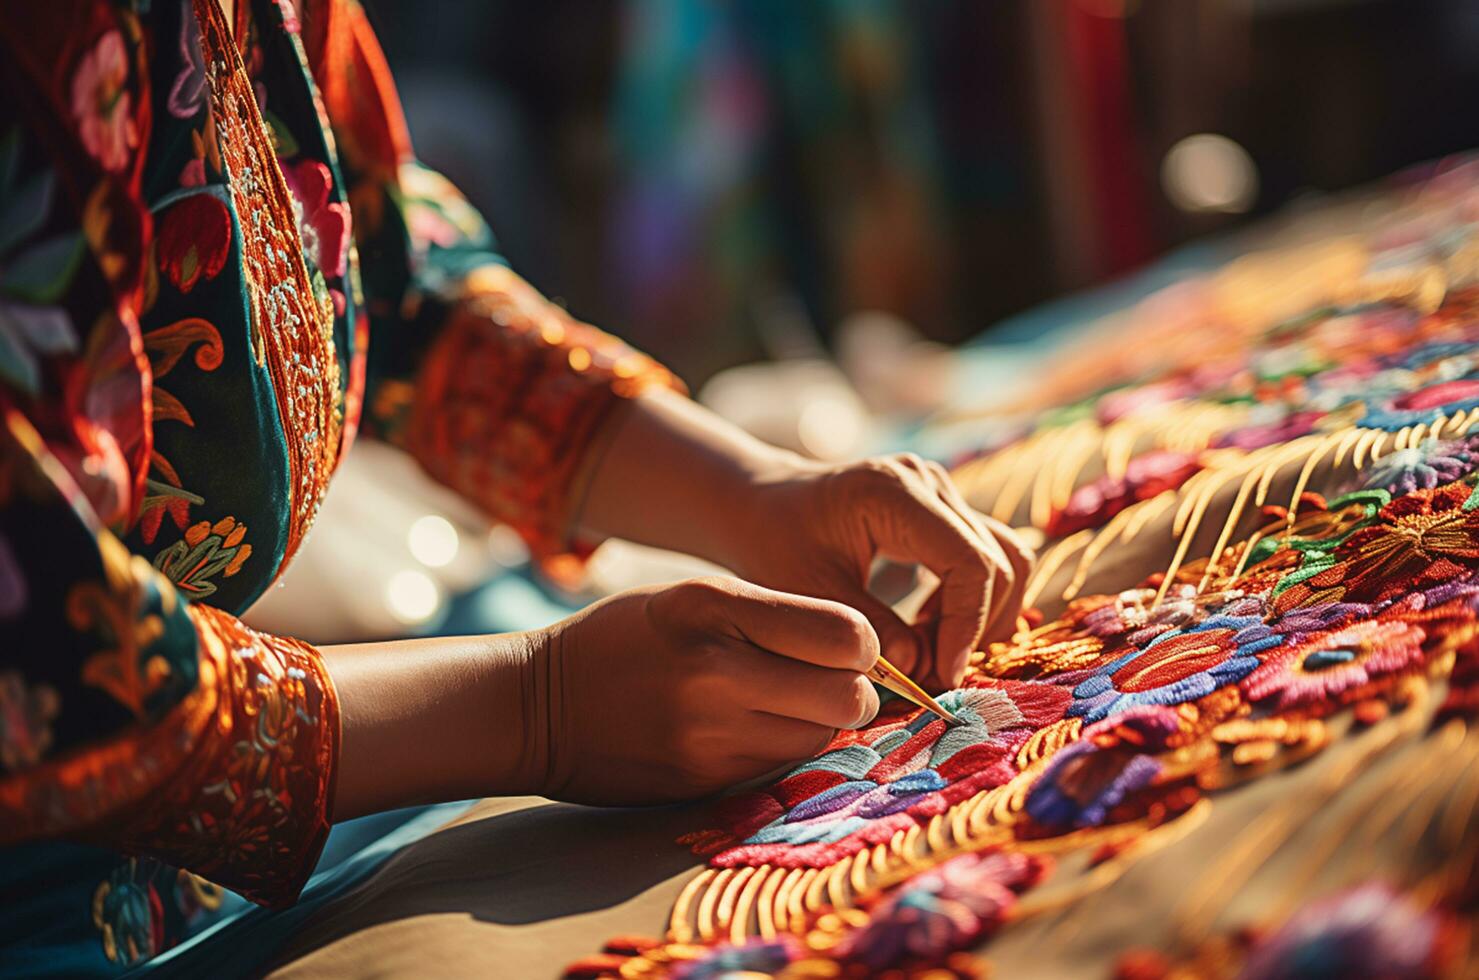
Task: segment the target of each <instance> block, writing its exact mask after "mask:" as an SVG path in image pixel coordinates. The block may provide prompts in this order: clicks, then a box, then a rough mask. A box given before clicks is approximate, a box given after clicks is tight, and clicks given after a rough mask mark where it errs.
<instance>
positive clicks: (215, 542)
mask: <svg viewBox="0 0 1479 980" xmlns="http://www.w3.org/2000/svg"><path fill="white" fill-rule="evenodd" d="M246 533H247V529H246V525H245V524H238V523H236V518H234V517H223V518H221V519H220V520H219V521H216V523H214V524H212V523H211V522H210V521H201V522H199V523H198V524H193V525H191V527H190V529H189V530H188V531H186V532H185V537H184V539H183V540H180V541H176V542H175V543H174V544H172V545H170V546H169V547H168V548H165V549H164V550H163V551H161V552H160V553H159V554H157V555H155V556H154V567H155V568H157V569H159V570H160V571H161V572H163V573H164V575H165V577H166V578H168V579H169V580H170V581H171V582H173V583H175V588H177V589H179V590H180V591H181V592H183V593H184V594H185V596H186V597H187V598H189V599H192V600H200V599H207V598H209V597H210V596H212V595H214V594H215V592H216V583H214V582H212V581H211V579H212V578H214V577H215V576H216V574H217V573H220V574H222V575H224V576H226V577H227V578H230V577H231V576H232V575H235V574H236V573H237V572H239V571H241V566H242V564H243V563H245V562H246V560H247V559H248V558H250V557H251V556H252V546H251V545H249V544H247V543H246V541H245V539H246Z"/></svg>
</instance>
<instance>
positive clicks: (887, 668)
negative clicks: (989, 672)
mask: <svg viewBox="0 0 1479 980" xmlns="http://www.w3.org/2000/svg"><path fill="white" fill-rule="evenodd" d="M868 675H869V676H870V677H872V678H873V680H875V681H877V682H878V683H879V684H881V685H883V686H884V687H886V688H888V689H889V690H890V691H893V692H894V693H895V694H897V695H898V696H899V697H901V698H903V699H904V700H905V701H909V702H912V703H913V704H917V705H919V706H920V707H921V708H923V709H925V710H926V711H931V712H933V713H935V714H937V715H939V716H940V717H941V718H943V719H944V720H945V724H947V725H960V724H964V722H962V721H961V720H960V719H959V718H957V717H955V716H954V715H952V714H951V713H950V712H948V711H946V710H945V709H944V708H943V707H941V706H940V702H938V701H936V700H935V699H934V698H932V697H930V696H929V695H928V694H926V693H924V688H922V687H920V686H919V685H918V684H916V683H914V682H913V681H911V680H910V679H909V675H908V674H906V673H904V672H903V671H902V670H900V669H899V668H897V667H895V666H894V665H893V664H891V663H889V662H888V661H887V660H884V659H883V658H882V657H879V658H878V662H877V663H875V664H874V665H873V669H872V670H870V671H869V672H868Z"/></svg>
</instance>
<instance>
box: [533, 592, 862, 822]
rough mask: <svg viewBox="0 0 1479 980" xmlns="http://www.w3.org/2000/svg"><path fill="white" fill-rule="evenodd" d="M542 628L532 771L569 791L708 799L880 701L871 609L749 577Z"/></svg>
mask: <svg viewBox="0 0 1479 980" xmlns="http://www.w3.org/2000/svg"><path fill="white" fill-rule="evenodd" d="M535 637H536V642H535V643H534V644H532V645H531V648H530V653H529V658H528V661H527V667H526V671H527V675H526V678H525V682H524V685H523V689H524V700H525V705H524V716H525V719H526V729H525V738H526V739H527V741H526V743H525V748H526V753H525V755H524V758H523V759H522V760H521V763H522V765H521V768H523V767H525V766H527V767H530V768H527V769H525V776H526V778H529V779H530V780H531V781H532V783H533V784H534V785H535V786H536V787H537V790H536V791H537V792H539V793H540V794H541V795H544V796H549V797H552V798H554V799H560V800H569V801H572V802H580V803H604V804H631V803H658V802H668V801H673V800H679V799H690V798H693V797H697V796H703V795H706V794H708V793H712V792H714V791H717V790H719V789H722V788H724V787H726V786H731V785H733V784H735V783H739V782H743V781H745V780H748V779H752V778H754V777H757V776H761V775H765V774H767V773H770V772H773V771H775V770H777V769H779V768H781V767H783V766H785V765H787V764H788V763H793V762H796V761H798V760H801V759H805V758H808V757H810V756H813V755H815V754H817V753H818V752H820V751H821V750H822V749H823V748H824V747H825V746H826V745H827V743H828V741H829V740H830V739H831V738H832V736H833V734H834V733H835V731H836V730H837V729H839V728H856V727H858V726H860V725H863V724H866V723H867V722H868V721H870V720H872V718H873V716H874V715H875V714H877V712H878V694H877V692H876V691H875V690H874V689H873V685H872V684H871V683H870V682H869V681H868V679H867V678H866V677H865V676H864V672H865V671H866V670H868V669H869V668H870V667H871V666H872V665H873V662H874V661H875V660H877V659H878V637H877V636H876V635H875V634H874V632H873V628H872V627H871V626H870V625H869V624H868V621H867V620H866V619H865V618H864V617H863V616H862V614H861V613H858V612H856V611H854V610H853V609H850V608H849V607H847V606H844V605H842V604H841V603H837V602H829V601H827V600H824V599H809V598H804V597H802V596H796V595H789V594H787V593H783V592H773V591H771V590H769V589H764V588H761V587H759V586H756V585H751V584H749V583H746V582H742V581H739V580H735V579H725V578H712V579H695V580H693V581H687V582H680V583H678V584H676V585H669V586H664V587H659V588H646V589H633V590H631V591H627V592H622V593H619V594H617V595H614V596H611V597H610V598H608V599H606V600H604V601H602V602H598V603H596V604H595V605H592V606H591V607H589V608H588V609H586V610H584V611H582V612H580V613H578V614H577V615H575V616H572V617H571V618H570V619H567V620H564V621H562V622H560V623H557V624H556V625H554V626H552V627H550V628H549V629H547V630H544V631H541V632H540V633H538V634H535Z"/></svg>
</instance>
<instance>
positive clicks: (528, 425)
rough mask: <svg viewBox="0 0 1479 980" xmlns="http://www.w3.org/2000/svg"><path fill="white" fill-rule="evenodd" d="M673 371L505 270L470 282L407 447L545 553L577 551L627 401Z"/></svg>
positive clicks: (419, 398) (420, 381) (417, 407)
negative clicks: (599, 457) (579, 482)
mask: <svg viewBox="0 0 1479 980" xmlns="http://www.w3.org/2000/svg"><path fill="white" fill-rule="evenodd" d="M653 385H667V386H670V387H674V388H680V389H681V387H682V386H681V383H680V382H678V380H677V379H676V378H674V377H673V375H672V374H671V373H669V372H668V371H667V369H665V368H663V367H662V366H660V365H658V364H656V363H654V362H653V361H652V360H650V359H649V358H647V357H646V356H644V355H642V354H639V353H637V352H636V351H633V350H632V349H631V348H630V347H627V346H626V345H625V344H623V343H622V342H621V341H619V340H617V339H616V338H614V337H611V336H610V335H608V334H605V333H602V332H601V331H599V330H597V329H596V328H594V327H591V326H589V325H587V324H584V323H580V322H578V321H577V320H575V319H574V318H572V317H571V316H570V315H569V314H567V313H566V312H565V311H564V310H562V309H560V308H559V307H558V306H556V305H554V304H553V303H551V302H549V301H548V300H546V299H545V298H544V297H543V296H541V295H540V294H539V292H538V291H537V290H535V289H534V287H533V286H530V285H529V284H528V283H527V282H525V281H524V280H523V279H521V278H520V277H519V276H518V275H517V274H515V273H514V272H513V271H512V270H510V269H508V268H506V267H504V266H492V265H490V266H485V267H483V268H480V269H477V270H475V271H474V272H473V273H471V274H470V275H469V276H468V278H467V284H466V294H465V296H464V297H463V300H462V302H461V303H460V304H459V305H458V307H457V308H456V310H455V311H454V312H453V313H452V315H451V317H450V322H449V323H447V325H446V326H445V327H444V328H443V330H442V333H441V335H440V336H439V337H438V338H437V341H436V343H435V344H434V345H433V346H432V348H431V350H430V351H429V352H428V354H427V358H426V361H425V363H424V364H423V365H422V368H421V371H420V374H419V376H418V378H417V383H416V393H415V398H416V401H415V404H414V406H413V407H412V411H411V419H410V422H409V424H408V425H407V427H406V431H405V435H404V441H405V442H406V444H407V448H408V449H409V450H410V451H411V453H412V454H413V455H414V456H416V457H417V459H419V460H420V461H421V464H422V465H423V466H424V467H426V469H427V470H428V472H430V473H431V474H432V475H433V476H434V477H436V478H437V479H439V480H441V481H442V482H443V483H446V484H447V485H448V486H451V487H452V488H453V489H455V490H458V491H459V492H461V493H463V494H464V495H466V496H467V497H468V498H469V499H471V500H473V501H475V502H477V503H478V504H479V505H481V506H482V507H483V508H484V509H485V510H486V511H487V512H488V513H489V514H490V515H491V516H493V517H494V518H496V519H498V520H501V521H504V522H506V523H507V524H509V525H511V526H512V527H513V528H514V529H515V530H517V531H518V532H519V533H520V534H522V535H523V536H524V538H525V539H526V540H527V541H528V542H529V545H530V547H531V549H532V550H533V551H534V552H535V553H536V554H537V555H539V556H541V557H543V556H548V555H553V554H556V553H559V552H560V551H562V550H564V549H566V548H568V536H569V517H570V515H569V507H570V505H571V503H572V501H571V497H572V494H571V492H570V491H571V488H572V484H573V483H574V479H575V474H576V471H577V469H578V468H579V466H580V463H581V460H582V457H583V455H584V450H585V448H586V446H587V445H588V444H589V442H590V440H591V438H592V436H593V435H594V434H595V432H596V430H597V429H598V428H599V426H600V423H601V422H602V421H603V420H604V419H605V418H607V417H608V414H609V412H610V410H611V408H612V407H613V403H614V402H615V400H617V399H620V398H633V397H636V396H637V395H639V394H640V393H641V392H642V391H644V390H646V389H647V388H650V387H652V386H653Z"/></svg>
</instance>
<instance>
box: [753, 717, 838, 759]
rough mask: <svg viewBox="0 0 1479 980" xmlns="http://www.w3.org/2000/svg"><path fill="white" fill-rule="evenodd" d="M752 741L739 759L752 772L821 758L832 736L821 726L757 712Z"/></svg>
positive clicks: (832, 733) (832, 732) (826, 728)
mask: <svg viewBox="0 0 1479 980" xmlns="http://www.w3.org/2000/svg"><path fill="white" fill-rule="evenodd" d="M755 721H756V737H755V738H754V739H753V740H752V741H751V742H750V748H749V749H747V751H746V752H745V754H744V756H743V758H744V759H745V760H747V761H751V762H754V763H756V768H761V767H764V768H767V769H771V770H774V769H775V768H777V767H780V768H785V767H789V766H792V765H795V764H796V763H798V762H802V761H805V760H809V759H814V758H816V757H817V756H819V755H821V754H822V752H823V751H825V750H826V748H827V746H828V745H830V744H831V742H832V737H833V736H834V735H835V734H836V732H835V731H834V730H833V729H831V728H828V727H827V726H825V725H817V724H813V723H812V722H809V721H800V720H798V719H796V718H788V717H785V716H782V715H772V714H766V713H764V712H757V713H756V715H755Z"/></svg>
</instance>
